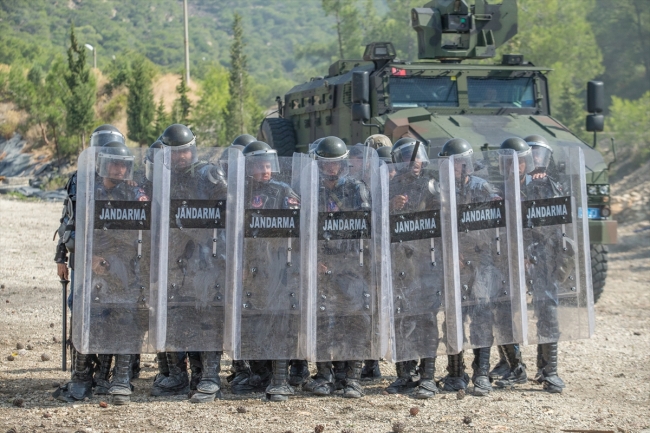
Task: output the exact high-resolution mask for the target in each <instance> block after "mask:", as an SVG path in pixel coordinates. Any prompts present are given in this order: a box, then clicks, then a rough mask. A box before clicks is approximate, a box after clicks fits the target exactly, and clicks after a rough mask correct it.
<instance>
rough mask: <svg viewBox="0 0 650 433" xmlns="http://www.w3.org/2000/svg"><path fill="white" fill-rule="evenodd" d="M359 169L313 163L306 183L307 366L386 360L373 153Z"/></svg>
mask: <svg viewBox="0 0 650 433" xmlns="http://www.w3.org/2000/svg"><path fill="white" fill-rule="evenodd" d="M371 150H372V149H371ZM373 151H374V150H373ZM363 167H366V168H365V169H364V170H363V171H362V175H359V174H358V173H355V176H354V177H353V176H351V175H349V166H348V160H346V159H343V160H336V161H324V160H317V161H315V163H314V164H313V165H312V168H313V169H315V170H316V172H315V173H314V177H313V178H312V179H313V180H315V182H311V183H310V184H309V186H310V187H309V188H307V187H305V186H304V185H303V190H302V193H303V197H302V202H303V204H304V202H305V201H307V205H306V207H305V213H303V214H302V215H303V216H302V218H306V219H307V223H306V226H307V227H308V232H309V233H312V235H313V238H312V239H311V240H310V241H309V245H310V247H311V248H313V250H312V251H311V252H309V253H308V254H311V255H310V256H309V257H310V259H311V261H310V263H309V264H308V265H307V267H308V269H307V270H306V272H307V275H308V280H309V286H308V291H309V295H308V296H309V297H308V299H309V303H310V305H309V307H308V311H310V312H312V314H311V316H310V318H311V319H312V320H311V322H310V329H309V331H308V334H309V335H310V337H311V338H310V341H309V343H308V344H309V353H308V355H309V356H308V358H309V360H311V361H330V360H340V361H342V360H355V359H357V360H359V359H379V357H381V356H382V355H383V354H382V353H381V329H382V326H381V320H382V318H381V305H382V299H381V292H380V290H379V281H378V278H379V269H380V266H379V263H380V261H381V260H382V254H381V244H382V241H381V227H382V223H383V220H382V212H381V203H382V200H381V183H380V176H379V160H378V159H377V157H376V155H372V156H371V157H369V158H368V159H367V160H366V161H364V164H363ZM309 175H310V172H309V171H307V173H305V176H309ZM303 180H304V177H303ZM314 312H315V313H314Z"/></svg>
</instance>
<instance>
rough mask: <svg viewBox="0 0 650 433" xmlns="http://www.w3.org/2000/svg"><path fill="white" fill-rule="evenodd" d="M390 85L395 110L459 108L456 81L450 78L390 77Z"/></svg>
mask: <svg viewBox="0 0 650 433" xmlns="http://www.w3.org/2000/svg"><path fill="white" fill-rule="evenodd" d="M388 85H389V91H390V100H391V105H392V106H393V107H394V108H411V107H457V106H458V90H457V87H456V80H452V79H451V78H450V77H436V78H428V77H426V78H425V77H410V78H401V77H390V80H389V82H388Z"/></svg>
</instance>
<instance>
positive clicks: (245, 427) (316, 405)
mask: <svg viewBox="0 0 650 433" xmlns="http://www.w3.org/2000/svg"><path fill="white" fill-rule="evenodd" d="M60 210H61V205H60V204H54V203H45V202H29V201H19V200H9V199H6V198H0V221H1V223H0V247H1V248H0V285H1V288H0V432H5V431H11V432H28V431H29V432H33V431H36V432H38V431H48V432H50V431H54V432H78V431H79V432H114V431H184V432H185V431H192V432H194V431H219V432H280V433H282V432H288V431H291V432H294V433H298V432H313V431H314V428H315V427H316V426H317V425H322V426H324V432H381V433H384V432H391V431H393V430H394V429H395V430H399V429H398V428H395V427H399V426H394V425H395V424H396V423H401V424H402V425H401V427H402V428H403V431H404V432H432V431H463V432H465V431H466V432H470V431H481V432H483V431H488V432H490V431H496V432H500V431H524V432H528V431H536V432H537V431H542V432H547V431H548V432H559V431H582V432H586V431H590V432H591V431H593V432H596V431H599V432H603V431H612V432H628V431H629V432H637V431H642V430H644V429H650V365H649V364H650V222H648V221H642V222H637V223H634V224H630V225H625V226H622V227H620V231H619V236H620V243H619V244H618V245H616V246H615V247H612V249H611V251H612V252H611V254H610V259H609V260H610V261H609V265H610V267H609V270H610V273H609V277H608V280H607V286H606V288H605V292H604V294H603V296H602V298H601V300H600V301H599V303H598V304H597V305H596V334H595V336H594V337H593V338H591V339H589V340H581V341H573V342H566V343H562V344H561V345H560V363H561V364H560V375H561V377H562V378H563V379H564V381H565V382H566V383H567V388H566V390H565V392H564V393H563V394H559V395H558V394H553V395H551V394H547V393H545V392H543V391H542V387H541V386H539V385H536V384H534V383H533V382H529V383H528V384H526V385H520V386H518V387H517V388H516V389H514V390H504V391H494V392H493V393H491V394H490V395H489V396H487V397H473V396H469V395H468V396H466V397H465V398H464V399H457V398H456V395H455V394H442V395H439V396H436V397H435V398H433V399H431V400H428V401H421V400H415V399H412V398H409V397H408V396H401V395H397V396H389V395H382V393H381V391H382V389H383V388H384V387H385V386H387V385H388V384H389V383H390V381H392V380H393V379H394V375H395V369H394V367H393V366H392V365H390V364H388V363H385V362H382V365H381V368H382V372H383V374H384V378H383V379H381V380H376V381H373V382H366V391H367V395H366V397H365V398H362V399H360V400H352V401H351V400H347V399H344V398H342V397H340V396H332V397H329V398H314V397H310V396H308V395H306V394H305V393H303V392H297V393H296V396H295V397H293V398H291V399H290V400H289V401H288V402H285V403H267V402H264V401H263V400H262V398H263V394H255V395H253V396H250V397H248V398H241V397H236V396H234V395H233V394H231V393H230V390H229V387H228V386H227V385H225V386H224V399H223V400H218V401H215V402H214V403H209V404H203V405H194V404H191V403H189V402H188V401H187V400H185V399H184V398H182V397H177V398H151V397H149V395H148V392H149V389H150V386H151V382H152V379H153V376H154V374H155V368H154V367H155V366H154V364H153V359H154V356H153V355H143V365H144V368H143V371H142V374H141V378H140V379H138V380H135V387H136V391H135V394H134V395H133V397H132V403H131V404H130V405H129V406H113V405H111V404H110V400H107V399H106V398H105V396H103V397H101V398H99V397H94V398H92V399H90V400H88V401H84V402H81V403H78V404H65V403H61V402H58V401H55V400H53V399H52V398H51V397H50V393H51V392H52V391H53V390H54V388H55V387H56V386H57V385H58V384H61V383H64V382H65V381H66V380H67V379H68V377H69V373H66V372H62V371H61V348H60V347H61V346H60V343H57V342H55V341H54V339H55V338H56V339H57V340H58V339H59V338H60V336H61V330H60V324H61V316H60V314H61V300H60V299H61V286H60V284H59V282H58V278H57V277H56V274H55V269H56V267H55V264H54V262H53V261H52V259H53V255H54V245H55V244H54V242H52V234H53V232H54V230H55V228H56V226H57V221H58V218H59V216H60ZM17 343H21V344H23V345H25V346H27V345H30V346H31V347H32V349H31V350H23V351H21V352H20V353H18V350H17V349H16V344H17ZM12 352H13V353H14V354H16V355H14V356H15V360H13V361H9V360H7V357H8V356H9V355H11V354H12ZM42 354H46V355H48V356H49V357H50V359H49V360H47V361H42V360H41V356H42ZM535 354H536V350H535V348H534V347H525V348H524V358H525V362H526V363H527V364H528V366H529V374H530V375H531V376H532V375H534V369H535ZM467 358H471V357H466V360H467ZM492 359H493V362H496V361H495V359H497V355H496V352H495V351H494V350H493V353H492ZM470 361H471V360H470ZM438 364H439V365H438V366H437V371H436V375H437V376H443V374H444V369H445V367H446V360H445V359H444V358H442V359H439V362H438ZM228 366H229V362H227V361H225V362H223V363H222V369H224V370H227V368H228ZM222 381H223V383H224V384H225V374H224V373H223V372H222ZM16 399H22V400H23V403H22V407H16V406H15V405H14V403H16ZM102 401H107V402H109V404H108V407H107V408H101V407H100V405H99V403H100V402H102ZM413 407H418V408H419V413H418V414H417V415H416V416H411V415H410V414H409V409H410V408H413ZM240 408H244V409H245V411H244V410H241V409H240ZM238 409H240V410H238ZM242 412H243V413H242ZM648 431H650V430H648Z"/></svg>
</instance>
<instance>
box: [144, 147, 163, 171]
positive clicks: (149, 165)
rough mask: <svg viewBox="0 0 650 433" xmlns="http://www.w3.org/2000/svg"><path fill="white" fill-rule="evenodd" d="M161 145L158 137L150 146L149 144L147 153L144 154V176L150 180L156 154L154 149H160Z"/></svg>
mask: <svg viewBox="0 0 650 433" xmlns="http://www.w3.org/2000/svg"><path fill="white" fill-rule="evenodd" d="M162 147H163V144H162V141H160V139H158V140H156V141H154V142H153V144H152V145H151V146H149V149H147V153H146V154H145V156H144V168H145V176H146V177H147V180H149V181H150V182H153V161H154V156H155V154H156V149H161V148H162Z"/></svg>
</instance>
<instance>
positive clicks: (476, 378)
mask: <svg viewBox="0 0 650 433" xmlns="http://www.w3.org/2000/svg"><path fill="white" fill-rule="evenodd" d="M472 369H473V370H474V374H473V375H472V383H474V395H476V396H483V395H488V394H489V393H490V391H492V384H491V383H490V378H489V377H488V374H489V373H490V348H489V347H481V348H480V349H474V362H472Z"/></svg>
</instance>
